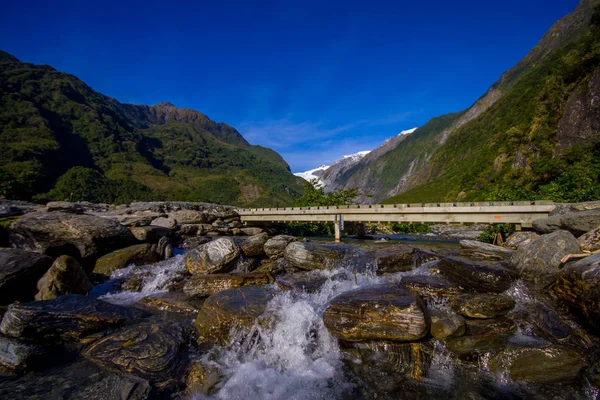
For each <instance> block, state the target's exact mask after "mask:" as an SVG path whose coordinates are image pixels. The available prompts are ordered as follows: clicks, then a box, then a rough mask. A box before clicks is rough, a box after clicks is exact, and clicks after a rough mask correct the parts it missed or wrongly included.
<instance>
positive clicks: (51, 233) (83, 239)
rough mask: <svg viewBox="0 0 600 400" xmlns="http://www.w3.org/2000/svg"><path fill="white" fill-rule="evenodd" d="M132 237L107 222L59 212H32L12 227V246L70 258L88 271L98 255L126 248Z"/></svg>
mask: <svg viewBox="0 0 600 400" xmlns="http://www.w3.org/2000/svg"><path fill="white" fill-rule="evenodd" d="M133 241H134V238H133V235H132V234H131V232H129V230H128V229H127V228H125V227H124V226H123V225H121V224H119V223H118V222H115V221H113V220H110V219H106V218H100V217H95V216H93V215H77V214H68V213H63V212H52V213H42V212H35V213H29V214H26V215H24V216H22V217H21V218H20V219H19V220H18V221H17V222H16V223H15V224H14V225H13V227H12V229H11V232H10V242H11V244H12V246H13V247H16V248H19V249H24V250H30V251H35V252H37V253H42V254H47V255H50V256H55V257H58V256H61V255H70V256H73V257H75V258H76V259H78V260H79V261H81V262H82V266H83V267H84V268H86V269H87V268H90V269H91V267H92V266H93V265H94V262H95V261H96V259H98V257H100V256H101V255H102V254H106V253H108V252H110V251H113V250H115V249H118V248H122V247H125V246H128V245H130V244H131V243H132V242H133Z"/></svg>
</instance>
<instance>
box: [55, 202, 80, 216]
mask: <svg viewBox="0 0 600 400" xmlns="http://www.w3.org/2000/svg"><path fill="white" fill-rule="evenodd" d="M46 211H48V212H55V211H61V212H65V213H72V214H83V211H84V209H83V207H81V205H80V204H77V203H70V202H68V201H51V202H50V203H48V204H46Z"/></svg>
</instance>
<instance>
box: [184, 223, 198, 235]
mask: <svg viewBox="0 0 600 400" xmlns="http://www.w3.org/2000/svg"><path fill="white" fill-rule="evenodd" d="M201 227H202V225H199V224H184V225H180V226H179V234H180V235H183V236H196V235H197V234H198V231H200V230H201Z"/></svg>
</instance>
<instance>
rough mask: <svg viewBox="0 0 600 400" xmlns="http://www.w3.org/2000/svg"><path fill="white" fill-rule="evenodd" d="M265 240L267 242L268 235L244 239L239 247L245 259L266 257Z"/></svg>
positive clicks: (260, 234)
mask: <svg viewBox="0 0 600 400" xmlns="http://www.w3.org/2000/svg"><path fill="white" fill-rule="evenodd" d="M267 240H269V235H267V234H266V233H259V234H258V235H254V236H250V237H249V238H247V239H244V240H243V241H242V242H241V243H240V247H241V248H242V252H243V253H244V255H245V256H246V257H264V256H265V255H266V253H265V243H266V242H267Z"/></svg>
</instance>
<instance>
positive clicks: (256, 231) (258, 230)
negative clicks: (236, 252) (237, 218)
mask: <svg viewBox="0 0 600 400" xmlns="http://www.w3.org/2000/svg"><path fill="white" fill-rule="evenodd" d="M240 230H241V231H242V233H243V234H244V235H247V236H254V235H258V234H259V233H263V232H264V231H263V230H262V229H261V228H254V227H248V228H240Z"/></svg>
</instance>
